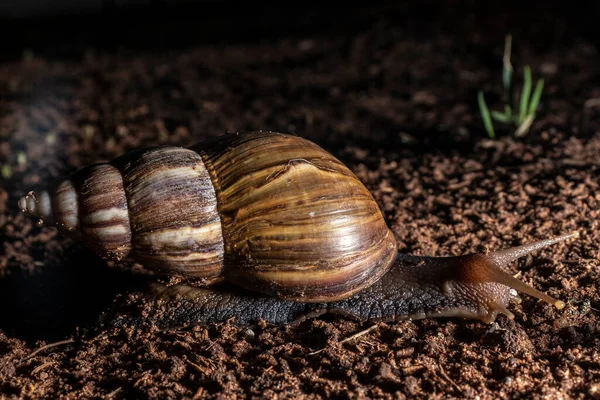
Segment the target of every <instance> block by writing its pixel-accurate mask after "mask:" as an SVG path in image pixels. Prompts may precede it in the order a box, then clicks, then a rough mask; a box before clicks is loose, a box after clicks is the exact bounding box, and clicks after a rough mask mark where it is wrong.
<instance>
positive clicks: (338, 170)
mask: <svg viewBox="0 0 600 400" xmlns="http://www.w3.org/2000/svg"><path fill="white" fill-rule="evenodd" d="M192 149H193V150H195V151H197V152H198V153H199V154H201V156H202V158H203V160H204V162H205V163H206V165H207V167H208V169H209V172H210V174H211V177H212V178H213V182H214V185H215V188H216V192H217V198H218V207H219V213H220V215H221V222H222V227H223V235H224V242H225V266H226V267H225V278H226V279H227V280H229V281H232V282H234V283H237V284H239V285H243V286H245V287H247V288H250V289H254V290H257V291H260V292H263V293H266V294H269V295H273V296H276V297H280V298H284V299H290V300H296V301H305V302H319V301H332V300H338V299H341V298H346V297H349V296H351V295H352V294H354V293H356V292H358V291H359V290H361V289H364V288H365V287H367V286H370V285H371V284H372V283H373V282H375V281H377V280H378V279H379V278H380V277H381V276H382V275H383V274H384V273H385V272H387V271H388V269H389V267H390V266H391V265H392V263H393V260H394V258H395V256H396V251H397V242H396V239H395V237H394V235H393V233H392V231H391V230H390V229H389V228H388V227H387V225H386V222H385V220H384V218H383V215H382V213H381V211H380V209H379V206H378V205H377V203H376V202H375V200H374V198H373V197H372V195H371V193H370V192H369V191H368V190H367V188H366V187H365V186H364V185H363V184H362V183H361V182H360V181H359V180H358V178H357V177H356V176H355V175H354V174H353V173H352V172H351V171H350V170H349V169H348V168H347V167H346V166H345V165H344V164H343V163H342V162H341V161H339V160H338V159H336V158H335V157H333V156H332V155H331V154H330V153H328V152H326V151H324V150H323V149H322V148H321V147H319V146H318V145H316V144H315V143H313V142H311V141H308V140H306V139H303V138H301V137H298V136H294V135H287V134H281V133H273V132H254V133H252V134H231V135H228V136H225V137H222V138H220V139H217V140H216V141H213V142H212V143H210V144H208V143H203V144H200V145H198V146H194V147H192Z"/></svg>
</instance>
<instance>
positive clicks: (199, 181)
mask: <svg viewBox="0 0 600 400" xmlns="http://www.w3.org/2000/svg"><path fill="white" fill-rule="evenodd" d="M113 164H114V165H115V166H117V168H119V169H120V170H121V173H122V175H123V181H124V184H125V188H126V194H127V199H128V203H129V217H130V220H131V226H132V232H133V237H132V243H133V253H134V254H135V258H136V260H137V261H138V262H140V263H141V264H143V265H145V266H147V267H151V268H154V269H157V270H160V271H163V272H167V273H170V274H174V275H184V276H193V277H195V278H200V279H202V280H204V281H205V282H207V283H209V282H211V281H213V280H218V279H220V277H221V275H222V270H223V238H222V234H221V222H220V218H219V214H218V212H217V200H216V194H215V190H214V188H213V186H212V183H211V181H210V177H209V175H208V171H207V170H206V167H205V166H204V163H203V162H202V159H201V158H200V156H199V155H198V154H196V153H195V152H193V151H191V150H188V149H183V148H179V147H164V148H151V149H146V150H140V151H134V152H131V153H129V154H128V155H125V156H122V157H120V158H118V159H116V160H115V161H113Z"/></svg>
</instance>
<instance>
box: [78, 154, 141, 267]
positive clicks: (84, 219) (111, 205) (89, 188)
mask: <svg viewBox="0 0 600 400" xmlns="http://www.w3.org/2000/svg"><path fill="white" fill-rule="evenodd" d="M73 179H74V181H75V182H76V185H77V187H78V190H79V206H80V209H81V211H80V218H79V219H80V224H81V239H82V241H83V242H84V243H85V244H86V245H87V246H88V247H90V248H91V249H93V250H94V251H96V253H98V254H100V255H102V256H103V257H106V258H111V259H114V260H121V259H123V258H125V257H126V256H127V255H128V254H129V252H130V251H131V228H130V223H129V216H128V209H127V198H126V197H125V190H124V188H123V179H122V177H121V173H120V172H119V170H118V169H117V168H115V167H113V166H112V165H110V164H96V165H92V166H89V167H86V168H84V169H82V170H80V171H79V172H77V173H76V174H75V175H74V176H73Z"/></svg>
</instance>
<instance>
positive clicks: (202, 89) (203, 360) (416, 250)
mask: <svg viewBox="0 0 600 400" xmlns="http://www.w3.org/2000/svg"><path fill="white" fill-rule="evenodd" d="M502 3H503V5H502V6H501V8H500V6H498V8H497V9H494V10H491V9H488V8H487V6H483V5H479V3H478V2H474V3H473V4H471V5H468V4H463V3H455V2H440V3H439V4H438V3H422V2H415V4H412V3H407V4H405V5H403V6H392V5H389V4H388V5H385V4H383V5H380V6H377V8H373V9H370V10H368V11H365V10H354V11H352V12H348V13H347V15H339V14H340V13H341V12H339V13H338V12H337V11H336V10H335V9H333V8H332V9H323V10H321V9H318V8H316V7H313V6H311V7H312V8H310V7H309V8H310V10H309V11H304V12H299V11H297V10H296V11H297V13H298V18H297V20H294V21H291V20H290V21H287V20H286V21H287V22H283V21H282V20H278V21H276V19H273V16H274V15H277V10H270V11H268V12H267V11H264V12H263V13H262V14H261V12H262V10H258V11H256V10H255V11H254V13H251V12H249V11H248V10H243V11H244V12H246V11H248V12H249V14H247V18H245V19H244V18H242V17H241V16H240V15H241V14H243V13H239V14H238V13H235V16H232V18H231V20H228V19H227V12H226V11H227V7H221V8H220V9H219V10H218V11H216V12H215V15H214V16H211V14H201V13H197V14H195V15H199V17H198V18H199V21H200V22H199V23H198V27H197V28H195V25H193V24H194V22H193V18H191V17H190V15H194V14H193V12H197V11H198V10H195V9H194V10H192V11H186V10H184V12H183V14H184V15H187V16H184V17H181V19H180V20H175V19H172V18H175V17H174V16H173V15H175V14H168V15H169V18H171V19H169V23H168V24H167V23H163V24H162V25H161V24H160V19H159V18H158V16H154V19H144V18H142V19H141V20H143V21H140V23H139V26H138V25H135V26H132V25H131V24H128V23H127V21H131V20H137V18H136V19H134V17H135V15H133V16H132V15H131V14H125V15H124V16H122V17H121V18H122V19H120V20H119V21H120V24H119V25H118V26H117V27H116V28H115V30H116V31H111V33H110V34H108V33H107V35H108V36H109V38H108V39H105V40H100V39H99V38H98V37H99V36H101V34H102V33H101V32H99V31H97V30H96V29H95V27H96V25H94V24H92V23H91V22H90V26H91V27H90V28H89V29H88V30H86V27H85V25H86V24H85V22H81V21H77V23H73V25H69V23H70V21H71V20H67V21H62V22H61V23H60V24H56V25H54V26H56V29H55V30H52V29H50V30H48V31H45V30H44V26H43V25H39V26H37V25H36V23H32V24H30V25H26V24H24V25H23V31H24V32H26V33H27V35H26V36H25V37H27V38H29V40H30V42H27V43H25V42H20V41H19V39H18V38H16V36H18V33H13V35H14V36H15V40H14V41H13V42H12V45H11V47H9V48H8V49H7V53H5V54H4V57H3V58H5V61H4V62H3V63H2V64H0V121H1V124H0V165H2V173H3V176H2V177H1V178H0V179H2V180H1V182H2V185H1V187H0V304H1V306H0V398H2V399H4V398H12V397H16V398H57V397H66V398H115V399H116V398H148V397H149V398H173V397H176V398H181V397H183V398H245V397H256V398H321V397H336V398H337V397H341V398H449V397H450V398H452V397H458V398H473V399H474V398H479V399H484V398H485V399H488V398H490V399H497V398H544V399H564V398H600V339H599V335H600V311H599V310H600V296H599V294H598V287H600V273H599V267H598V260H599V258H600V253H599V251H598V243H600V226H599V223H598V217H599V206H600V191H599V182H598V168H599V166H600V159H599V157H598V155H599V154H600V53H599V51H600V48H599V43H598V41H597V38H598V37H600V36H598V28H597V27H596V25H595V24H597V23H596V22H594V21H593V18H592V17H593V16H597V15H598V14H597V10H589V11H587V10H580V11H579V14H577V15H575V14H574V13H575V11H573V10H570V11H569V12H570V14H567V11H568V10H566V8H567V7H566V6H565V10H562V9H558V8H552V6H549V5H546V4H539V5H537V6H530V8H527V6H525V5H523V4H518V3H517V4H513V5H511V4H508V3H505V2H502ZM482 4H483V3H482ZM227 6H228V7H234V6H233V5H227ZM490 7H491V6H490ZM280 11H281V10H280ZM281 12H283V11H281ZM342 14H343V13H342ZM207 15H208V16H207ZM290 15H291V13H290V12H286V13H285V16H286V18H289V17H290ZM311 18H314V19H315V23H314V25H313V24H311V23H310V21H311ZM209 20H210V21H211V24H207V25H202V21H209ZM269 21H276V22H275V23H273V25H272V27H271V28H269V26H270V25H269ZM328 22H330V23H328ZM153 24H156V25H153ZM191 24H192V25H191ZM12 26H13V27H15V28H16V27H17V26H18V24H15V25H12ZM73 26H76V27H77V29H80V30H81V32H79V31H77V30H76V31H71V32H69V29H71V28H70V27H73ZM98 26H100V24H98ZM253 26H256V27H257V29H256V30H254V29H252V27H253ZM179 27H180V29H179ZM34 28H36V29H37V30H34ZM151 28H155V29H151ZM102 29H104V30H108V26H103V28H102ZM141 31H143V32H148V36H147V37H144V36H143V35H142V34H141V33H140V32H141ZM182 31H183V32H185V35H183V34H181V32H182ZM32 32H33V33H32ZM36 32H37V34H36ZM40 32H43V33H40ZM46 32H48V37H46V38H44V34H45V33H46ZM61 32H62V33H61ZM67 32H68V34H67ZM194 32H196V33H197V34H198V36H193V33H194ZM246 32H248V33H247V34H246ZM507 33H512V34H513V58H512V61H513V65H514V66H515V69H516V70H517V74H516V75H517V77H518V78H519V79H520V77H521V71H522V67H523V66H524V65H526V64H529V65H531V67H532V72H533V76H534V78H537V77H543V78H544V79H545V90H544V95H543V97H542V102H541V104H540V109H539V113H538V116H537V118H536V120H535V122H534V123H533V126H532V128H531V131H530V132H529V134H528V135H527V136H525V137H523V138H515V137H513V136H512V131H511V130H509V129H506V130H503V129H501V127H500V126H497V134H498V137H497V138H495V139H489V138H487V135H486V133H485V131H484V129H483V125H482V123H481V119H480V116H479V111H478V108H477V91H478V90H480V89H482V90H484V91H485V92H486V96H487V99H488V102H489V104H490V107H492V108H494V109H499V108H500V107H501V94H502V88H501V68H502V64H501V59H502V51H503V44H504V36H505V35H506V34H507ZM61 35H62V36H61ZM119 35H122V36H119ZM136 35H137V36H136ZM184 36H185V40H184V38H183V37H184ZM119 37H121V38H122V41H119V40H118V38H119ZM197 37H201V40H200V39H199V40H196V39H195V38H197ZM179 39H181V40H179ZM170 40H171V41H170ZM153 43H155V44H156V46H155V47H153V45H152V44H153ZM20 46H23V47H20ZM14 49H20V50H19V54H22V55H19V57H15V56H14V54H13V53H11V52H13V50H14ZM23 49H25V50H23ZM519 84H520V82H519ZM250 129H264V130H267V129H269V130H276V131H283V132H290V133H296V134H299V135H302V136H304V137H307V138H309V139H311V140H314V141H315V142H317V143H319V144H321V145H322V146H323V147H325V148H326V149H327V150H329V151H331V152H332V153H333V154H334V155H336V156H337V157H339V158H340V159H342V160H343V161H344V162H345V163H346V164H347V165H348V166H349V167H350V168H351V169H352V170H354V171H355V172H356V174H357V175H358V177H359V178H360V179H361V180H362V181H363V182H364V183H365V185H366V186H367V187H368V188H369V189H370V190H371V191H372V193H373V195H374V196H375V198H376V200H377V201H378V202H379V204H380V205H381V207H382V210H383V211H384V214H385V216H386V218H387V220H388V222H389V225H390V227H392V229H393V230H394V231H395V233H396V234H397V236H398V239H399V241H400V244H401V250H402V251H403V252H406V253H411V254H426V255H439V256H442V255H453V254H462V253H467V252H473V251H478V250H486V249H487V250H493V249H499V248H502V247H508V246H512V245H517V244H520V243H524V242H531V241H534V240H537V239H543V238H547V237H550V236H553V235H557V234H561V233H565V232H569V231H572V230H579V231H580V232H581V238H580V239H579V240H578V241H576V242H569V243H565V244H560V245H556V246H553V247H551V248H549V249H546V250H544V251H540V252H537V253H535V254H534V255H533V256H531V257H527V258H526V259H524V260H520V261H519V262H517V263H514V265H512V266H511V267H512V268H513V271H514V273H515V274H517V273H518V274H519V276H520V277H521V278H522V279H524V280H525V281H527V282H528V283H531V284H533V285H534V286H535V287H536V288H538V289H540V290H542V291H545V292H548V293H549V294H551V295H553V296H556V297H558V298H560V299H562V300H564V301H565V302H566V303H567V306H566V308H565V309H563V310H561V311H557V310H555V309H553V308H552V307H550V306H548V305H546V304H545V303H542V302H540V301H538V300H535V299H532V298H531V297H528V296H525V295H524V296H522V297H523V302H522V304H520V305H517V306H514V307H512V308H511V310H512V311H513V312H514V313H515V316H516V317H515V319H514V320H513V321H510V320H508V319H506V318H505V317H504V316H501V317H499V318H498V319H497V321H496V323H494V324H492V325H486V324H484V323H481V322H476V321H465V320H461V319H439V320H423V321H408V322H400V323H389V324H384V323H381V324H378V325H377V327H376V328H374V329H372V330H370V331H369V332H367V333H365V334H364V335H362V336H360V337H357V338H355V339H353V340H350V341H347V342H344V343H342V341H343V340H344V339H346V338H348V337H350V336H352V335H354V334H356V333H359V332H361V331H363V330H366V329H368V328H370V327H371V326H372V325H373V324H370V323H364V324H361V323H357V322H354V321H351V320H346V319H344V318H341V317H331V316H324V317H321V318H317V319H313V320H309V321H306V322H304V323H302V324H301V325H300V326H299V327H294V328H291V327H272V326H268V325H267V324H259V325H258V326H252V327H249V328H243V327H236V326H235V325H234V324H233V322H232V321H226V322H224V323H222V324H218V325H214V326H208V327H199V326H197V327H191V326H188V327H174V328H173V329H170V330H159V329H158V328H156V327H152V324H151V322H152V321H148V322H149V324H148V325H147V326H145V327H140V328H138V329H134V328H131V327H116V328H115V327H111V328H105V327H103V326H101V325H100V324H99V323H98V322H97V320H98V318H99V317H100V316H101V315H102V314H103V313H104V312H106V311H109V310H111V308H112V307H114V304H116V303H115V302H119V303H122V302H123V301H124V300H125V302H126V301H127V297H126V296H127V293H130V292H133V291H135V288H136V281H137V277H136V270H137V269H136V268H133V269H132V268H130V267H131V266H128V265H121V264H112V263H107V262H105V261H102V260H100V259H98V258H97V257H95V256H94V255H92V254H91V253H90V252H89V251H87V250H85V249H84V248H82V247H81V246H80V245H78V244H77V243H74V242H72V241H70V240H68V239H66V238H64V237H63V236H61V235H59V234H57V233H56V232H55V231H54V230H53V229H51V228H49V227H46V226H39V225H38V224H37V223H36V221H32V220H30V219H28V218H27V217H25V216H24V215H22V214H21V213H20V212H19V210H18V209H17V207H16V204H17V200H18V198H19V196H21V195H23V194H25V193H26V192H27V191H28V190H30V189H32V188H34V187H37V186H39V185H41V184H43V183H45V182H50V181H51V180H53V179H57V178H58V177H59V176H61V175H62V174H66V173H69V172H72V171H73V170H75V169H76V168H77V167H80V166H82V165H85V164H89V163H92V162H97V161H101V160H108V159H111V158H113V157H115V156H117V155H119V154H121V153H123V152H125V151H127V150H130V149H132V148H134V147H136V146H145V145H151V144H167V143H174V144H180V145H189V144H192V143H194V142H196V141H198V140H201V139H202V138H205V137H209V136H216V135H220V134H222V133H224V132H226V131H244V130H250ZM134 267H135V266H134ZM132 301H133V300H132ZM131 307H132V308H131V309H133V310H136V309H138V308H136V305H135V304H132V305H131ZM142 308H143V307H139V309H142ZM112 312H115V313H117V314H118V313H120V312H125V310H121V309H118V310H116V311H112ZM57 342H58V343H57ZM49 344H56V345H55V346H53V347H47V348H43V346H47V345H49ZM39 349H41V351H36V350H39ZM321 349H323V350H322V351H320V352H318V353H315V352H316V351H318V350H321Z"/></svg>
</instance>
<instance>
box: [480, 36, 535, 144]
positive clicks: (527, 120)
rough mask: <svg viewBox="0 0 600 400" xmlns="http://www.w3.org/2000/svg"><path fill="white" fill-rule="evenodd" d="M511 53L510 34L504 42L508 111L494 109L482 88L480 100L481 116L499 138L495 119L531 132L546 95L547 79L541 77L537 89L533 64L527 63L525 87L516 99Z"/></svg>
mask: <svg viewBox="0 0 600 400" xmlns="http://www.w3.org/2000/svg"><path fill="white" fill-rule="evenodd" d="M510 53H511V36H510V35H508V36H507V37H506V42H505V44H504V56H503V58H502V64H503V67H502V86H503V89H504V93H503V94H504V96H503V97H504V103H505V104H504V111H503V112H500V111H495V110H492V111H490V110H489V108H488V106H487V104H486V102H485V98H484V96H483V92H482V91H479V93H478V97H477V102H478V104H479V111H480V113H481V118H482V120H483V124H484V126H485V130H486V131H487V133H488V136H489V137H490V138H495V137H496V133H495V131H494V125H493V120H495V121H497V122H501V123H504V124H512V125H514V126H515V133H514V134H515V136H517V137H519V136H523V135H525V134H526V133H527V132H529V128H530V127H531V124H532V123H533V121H534V120H535V114H536V111H537V107H538V105H539V103H540V99H541V98H542V90H543V89H544V80H543V79H539V80H538V81H537V83H536V85H535V89H534V90H533V94H532V92H531V89H532V79H531V68H530V67H529V66H528V65H526V66H525V67H524V68H523V88H522V89H521V96H520V99H519V101H518V106H517V102H516V97H515V96H514V88H513V85H512V76H513V67H512V64H511V62H510Z"/></svg>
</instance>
